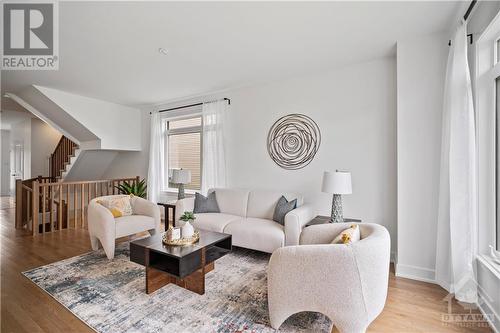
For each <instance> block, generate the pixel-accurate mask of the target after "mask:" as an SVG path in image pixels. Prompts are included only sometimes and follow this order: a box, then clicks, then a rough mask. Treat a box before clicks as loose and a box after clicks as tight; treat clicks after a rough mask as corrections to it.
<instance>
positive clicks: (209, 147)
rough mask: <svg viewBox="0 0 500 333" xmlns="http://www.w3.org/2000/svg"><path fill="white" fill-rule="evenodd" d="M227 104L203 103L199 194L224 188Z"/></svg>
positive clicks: (223, 101)
mask: <svg viewBox="0 0 500 333" xmlns="http://www.w3.org/2000/svg"><path fill="white" fill-rule="evenodd" d="M226 113H227V102H226V101H225V100H220V101H215V102H208V103H203V109H202V119H203V149H202V151H203V154H202V172H201V192H202V193H203V194H207V191H208V190H209V189H210V188H213V187H225V186H226V155H225V136H226V134H225V131H224V126H225V122H226Z"/></svg>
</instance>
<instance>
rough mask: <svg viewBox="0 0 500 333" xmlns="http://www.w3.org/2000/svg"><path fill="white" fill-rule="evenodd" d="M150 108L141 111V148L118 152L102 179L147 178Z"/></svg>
mask: <svg viewBox="0 0 500 333" xmlns="http://www.w3.org/2000/svg"><path fill="white" fill-rule="evenodd" d="M151 110H152V108H150V107H145V108H143V109H141V112H140V117H141V118H140V126H141V133H142V134H141V147H142V149H141V150H140V151H137V152H135V151H127V152H118V155H117V156H116V157H115V159H114V160H113V161H112V162H111V165H110V166H109V168H108V169H107V170H106V172H105V173H104V174H103V179H114V178H128V177H135V176H139V177H141V178H146V177H147V176H148V164H149V135H150V117H151V116H150V114H149V112H150V111H151Z"/></svg>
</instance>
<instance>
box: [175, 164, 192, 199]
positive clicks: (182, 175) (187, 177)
mask: <svg viewBox="0 0 500 333" xmlns="http://www.w3.org/2000/svg"><path fill="white" fill-rule="evenodd" d="M172 183H174V184H177V185H179V193H178V195H177V199H179V200H180V199H184V198H185V197H186V196H185V194H184V185H185V184H189V183H191V171H189V170H184V169H174V170H173V171H172Z"/></svg>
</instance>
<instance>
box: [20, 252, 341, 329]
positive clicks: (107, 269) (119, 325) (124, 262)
mask: <svg viewBox="0 0 500 333" xmlns="http://www.w3.org/2000/svg"><path fill="white" fill-rule="evenodd" d="M268 261H269V255H268V254H264V253H260V252H256V251H251V250H245V249H238V248H237V249H234V251H233V252H232V253H230V254H228V255H226V256H224V257H222V258H220V259H219V260H217V261H216V263H215V270H214V271H212V272H210V273H208V274H207V276H206V288H205V290H206V292H205V295H198V294H195V293H193V292H190V291H188V290H185V289H183V288H181V287H178V286H176V285H173V284H169V285H167V286H165V287H163V288H162V289H160V290H158V291H156V292H155V293H153V294H151V295H147V294H146V293H145V277H144V274H145V270H144V267H142V266H140V265H137V264H135V263H133V262H130V260H129V244H128V243H122V244H120V245H119V246H117V248H116V255H115V259H114V260H112V261H108V259H106V256H105V255H104V253H103V252H102V251H96V252H91V253H87V254H84V255H81V256H77V257H73V258H70V259H66V260H62V261H59V262H56V263H53V264H50V265H46V266H42V267H39V268H35V269H33V270H30V271H27V272H24V273H23V274H24V275H25V276H26V277H27V278H28V279H30V280H31V281H33V282H34V283H35V284H37V285H38V286H39V287H40V288H42V289H43V290H44V291H46V292H47V293H48V294H50V295H51V296H52V297H54V298H55V299H56V300H57V301H58V302H59V303H61V304H62V305H64V306H65V307H66V308H67V309H69V310H70V311H71V312H72V313H73V314H74V315H76V316H77V317H78V318H80V319H81V320H82V321H84V322H85V323H86V324H87V325H88V326H89V327H91V328H92V329H94V330H95V331H97V332H172V333H173V332H175V333H177V332H223V333H232V332H238V333H240V332H241V333H243V332H244V333H247V332H275V330H274V329H272V328H271V326H270V325H269V317H268V310H267V281H266V267H267V263H268ZM330 325H331V322H330V320H329V319H328V318H326V317H325V316H323V315H321V314H318V313H312V312H303V313H299V314H296V315H294V316H292V317H290V318H288V320H287V321H286V322H285V323H284V324H283V325H282V326H281V328H280V330H279V331H280V332H330V331H329V330H330Z"/></svg>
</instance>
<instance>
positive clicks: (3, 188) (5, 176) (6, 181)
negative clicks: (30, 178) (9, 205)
mask: <svg viewBox="0 0 500 333" xmlns="http://www.w3.org/2000/svg"><path fill="white" fill-rule="evenodd" d="M0 146H1V150H0V154H1V161H2V164H1V165H0V175H1V178H0V184H1V185H0V194H1V195H10V131H8V130H1V136H0Z"/></svg>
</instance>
